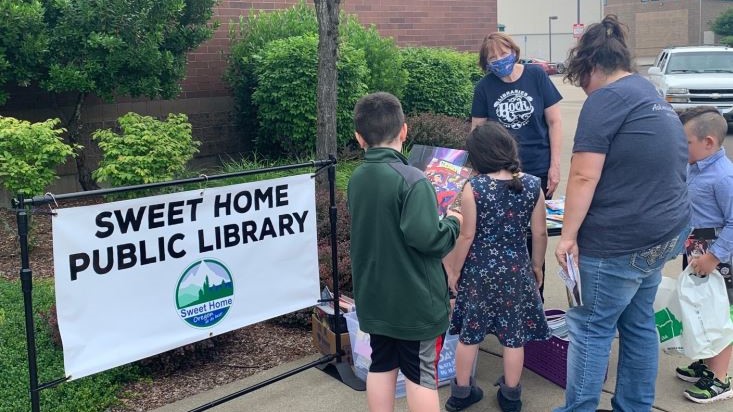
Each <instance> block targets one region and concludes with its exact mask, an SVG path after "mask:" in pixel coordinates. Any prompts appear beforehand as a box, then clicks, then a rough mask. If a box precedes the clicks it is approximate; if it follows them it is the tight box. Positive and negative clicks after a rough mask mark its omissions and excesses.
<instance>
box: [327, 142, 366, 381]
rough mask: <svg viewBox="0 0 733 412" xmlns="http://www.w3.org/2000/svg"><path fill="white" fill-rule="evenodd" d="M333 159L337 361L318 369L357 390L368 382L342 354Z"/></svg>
mask: <svg viewBox="0 0 733 412" xmlns="http://www.w3.org/2000/svg"><path fill="white" fill-rule="evenodd" d="M331 160H332V161H334V163H333V164H332V165H331V166H329V167H328V197H329V200H330V207H329V213H328V218H329V221H330V223H331V275H332V279H333V313H334V318H335V319H336V320H335V321H334V325H335V329H336V330H335V331H334V335H336V361H335V362H329V363H325V364H321V365H320V366H318V369H320V370H322V371H324V372H326V373H328V374H329V375H331V376H333V377H334V378H336V379H338V380H340V381H341V382H343V383H344V384H346V385H348V386H350V387H351V388H352V389H354V390H357V391H364V390H366V383H365V382H364V381H362V380H361V379H359V378H357V377H356V375H354V371H353V370H352V369H351V365H349V364H348V363H347V362H344V361H343V359H342V356H341V355H343V354H344V351H343V348H342V346H341V330H339V326H340V325H341V317H342V316H343V315H341V310H340V308H339V290H340V287H339V273H338V247H337V242H336V222H337V221H338V214H337V209H336V163H335V162H336V159H335V158H334V157H333V156H331Z"/></svg>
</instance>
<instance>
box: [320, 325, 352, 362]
mask: <svg viewBox="0 0 733 412" xmlns="http://www.w3.org/2000/svg"><path fill="white" fill-rule="evenodd" d="M311 328H312V330H313V345H314V346H315V347H316V349H318V350H319V351H320V352H321V353H322V354H324V355H330V354H334V353H336V334H335V333H333V331H332V330H331V328H330V327H329V325H328V323H327V322H322V321H321V320H320V319H319V318H318V317H317V316H316V315H315V314H313V315H312V316H311ZM341 350H343V351H344V355H343V356H342V358H341V359H343V361H344V362H348V364H349V365H354V359H353V358H352V355H351V344H350V342H349V333H348V332H344V333H342V334H341Z"/></svg>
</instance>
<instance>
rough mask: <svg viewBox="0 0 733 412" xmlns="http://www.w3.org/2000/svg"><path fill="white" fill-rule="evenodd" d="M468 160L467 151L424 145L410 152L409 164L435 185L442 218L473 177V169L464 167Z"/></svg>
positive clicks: (417, 146)
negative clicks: (423, 173)
mask: <svg viewBox="0 0 733 412" xmlns="http://www.w3.org/2000/svg"><path fill="white" fill-rule="evenodd" d="M467 160H468V153H467V152H466V151H465V150H459V149H448V148H445V147H433V146H423V145H415V146H413V147H412V150H410V157H409V158H408V163H409V164H410V165H412V166H415V167H417V168H418V169H420V170H422V171H423V172H425V176H426V177H427V178H428V180H429V181H430V182H431V183H432V184H433V187H434V188H435V194H436V196H437V198H438V212H439V213H440V215H441V216H444V215H445V212H446V211H447V210H448V207H449V206H450V205H451V204H452V203H453V201H454V200H456V198H457V197H458V195H459V194H460V193H461V190H463V185H464V184H465V182H466V181H467V180H468V178H469V177H470V176H471V169H470V168H469V167H466V166H464V165H465V164H466V161H467Z"/></svg>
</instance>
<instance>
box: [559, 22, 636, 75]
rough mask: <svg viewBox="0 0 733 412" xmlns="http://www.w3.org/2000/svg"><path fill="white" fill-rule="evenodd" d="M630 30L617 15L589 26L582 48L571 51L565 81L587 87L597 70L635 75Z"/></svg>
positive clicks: (579, 46) (579, 42)
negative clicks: (627, 34) (628, 37)
mask: <svg viewBox="0 0 733 412" xmlns="http://www.w3.org/2000/svg"><path fill="white" fill-rule="evenodd" d="M626 29H627V27H626V25H624V24H622V23H621V22H619V21H618V17H616V16H615V15H613V14H609V15H608V16H606V17H605V18H604V19H603V20H601V22H600V23H593V24H591V25H590V26H588V29H587V30H586V31H585V33H583V36H582V37H581V38H580V40H579V41H578V45H577V46H575V47H573V48H572V49H571V50H570V55H569V57H568V71H567V73H566V74H565V81H567V82H569V83H570V84H573V85H575V86H580V87H585V86H586V85H587V84H588V80H589V77H590V73H591V71H593V68H596V67H597V68H599V69H601V70H603V72H604V73H606V74H611V73H613V72H614V71H616V70H618V69H621V70H625V71H627V72H633V71H634V68H633V63H632V62H631V52H630V51H629V48H628V47H627V45H626Z"/></svg>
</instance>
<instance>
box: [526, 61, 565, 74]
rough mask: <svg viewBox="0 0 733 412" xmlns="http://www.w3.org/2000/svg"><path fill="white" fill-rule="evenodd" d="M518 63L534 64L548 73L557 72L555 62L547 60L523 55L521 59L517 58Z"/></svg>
mask: <svg viewBox="0 0 733 412" xmlns="http://www.w3.org/2000/svg"><path fill="white" fill-rule="evenodd" d="M519 63H522V64H536V65H538V66H540V67H542V70H544V71H545V73H547V74H548V75H553V74H557V66H556V65H555V63H550V62H548V61H547V60H542V59H536V58H534V57H525V58H523V59H519Z"/></svg>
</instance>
